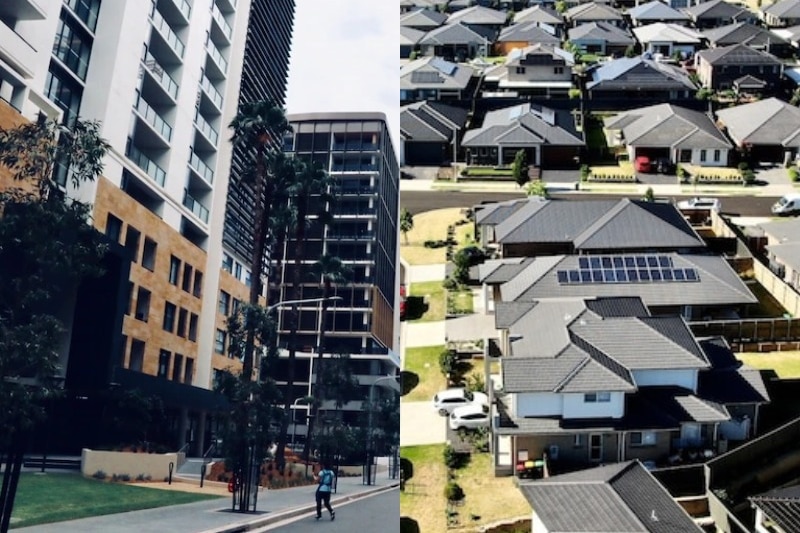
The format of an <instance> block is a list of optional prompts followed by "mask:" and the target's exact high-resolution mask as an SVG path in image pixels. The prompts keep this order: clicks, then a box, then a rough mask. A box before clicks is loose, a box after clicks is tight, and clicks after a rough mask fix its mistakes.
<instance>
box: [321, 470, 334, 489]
mask: <svg viewBox="0 0 800 533" xmlns="http://www.w3.org/2000/svg"><path fill="white" fill-rule="evenodd" d="M332 483H333V472H331V471H330V470H323V471H322V477H321V478H320V485H325V486H328V487H330V486H331V484H332Z"/></svg>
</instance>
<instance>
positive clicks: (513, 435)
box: [492, 256, 768, 474]
mask: <svg viewBox="0 0 800 533" xmlns="http://www.w3.org/2000/svg"><path fill="white" fill-rule="evenodd" d="M628 257H631V256H628ZM651 257H670V256H651ZM671 257H672V258H673V259H676V257H679V256H671ZM698 257H705V256H698ZM676 267H677V263H674V264H673V265H672V267H670V268H672V269H673V270H674V269H675V268H676ZM662 270H667V268H663V269H662ZM707 275H708V274H707V273H700V276H701V277H702V276H707ZM512 283H513V282H509V283H508V284H507V285H510V284H512ZM695 283H697V282H694V281H687V280H683V281H678V280H676V279H674V278H673V280H670V281H666V280H663V279H662V281H660V282H649V283H646V284H644V283H643V284H640V285H642V287H641V290H642V292H648V290H649V289H650V288H651V287H654V286H665V285H666V286H669V287H670V288H669V291H670V292H673V293H676V297H677V296H678V295H682V294H686V293H689V292H693V291H692V290H690V289H688V288H687V287H685V285H686V284H690V285H693V284H695ZM607 284H611V285H613V283H607ZM587 286H588V285H587ZM587 292H588V291H587ZM569 296H570V295H566V294H564V295H560V296H558V297H554V298H543V299H534V300H525V301H523V300H518V301H514V302H506V301H504V302H502V303H498V304H497V305H496V309H495V326H496V328H497V329H498V330H499V332H500V335H499V339H497V341H496V342H497V344H498V345H499V348H500V351H501V353H502V355H501V356H500V357H499V362H500V372H499V374H498V375H493V376H492V380H493V382H494V389H495V391H496V392H495V391H493V392H494V395H495V397H496V399H497V401H496V402H495V410H496V415H495V419H494V423H493V426H492V437H493V441H494V442H493V444H494V446H493V447H492V449H493V450H495V461H496V462H495V472H496V473H497V474H503V473H506V474H510V473H511V472H512V468H515V467H516V464H517V463H518V461H520V460H521V459H523V458H536V459H538V458H544V457H546V458H547V461H548V462H552V463H554V464H556V465H558V467H559V468H562V469H566V468H574V467H577V466H581V465H591V464H599V463H608V462H621V461H627V460H631V459H639V460H642V461H651V462H653V463H656V464H663V465H667V464H679V463H682V462H684V461H690V462H692V461H695V462H696V461H702V460H703V459H708V458H710V457H713V456H714V455H716V454H717V452H718V451H719V448H720V442H721V441H722V442H724V444H722V448H723V449H724V448H725V447H726V446H727V443H728V442H729V441H742V440H746V439H747V438H749V437H750V436H751V430H752V419H751V418H749V417H748V418H745V416H744V415H742V417H741V418H740V419H737V418H736V417H735V416H734V415H733V414H732V413H731V411H730V410H729V409H728V407H727V404H724V403H720V402H719V401H717V400H715V399H712V397H709V395H708V394H707V392H706V390H705V389H704V388H703V386H702V383H705V382H711V383H714V381H715V379H714V374H716V373H717V372H718V370H719V369H717V368H716V367H714V364H713V363H714V360H713V359H711V358H709V356H708V355H707V353H706V348H705V346H704V343H703V342H701V341H698V340H697V339H696V338H695V337H694V335H693V334H692V331H691V329H690V328H689V326H688V324H687V323H686V321H685V320H684V319H683V318H682V317H680V316H677V315H663V316H654V315H651V314H650V311H649V310H648V307H647V305H646V303H645V302H644V298H641V299H640V298H637V297H627V298H626V297H618V296H609V297H599V296H589V295H587V296H576V297H574V298H570V297H569ZM720 343H722V344H720ZM713 349H714V350H725V349H726V348H725V345H724V340H722V339H715V343H714V345H713ZM728 351H730V350H728ZM731 357H733V356H732V355H731ZM721 370H722V371H723V372H726V373H728V372H731V369H730V368H729V367H728V366H727V365H726V366H725V368H722V369H721ZM736 370H737V371H743V372H745V373H744V374H742V375H740V376H739V379H738V383H739V385H740V386H741V390H742V393H741V396H740V395H739V394H733V395H731V396H735V398H732V399H733V401H732V402H731V403H732V404H733V405H735V406H736V407H737V408H738V409H744V406H746V409H744V410H745V411H746V412H748V413H756V412H757V410H758V406H759V405H761V404H763V403H765V402H767V401H768V397H766V389H765V387H764V384H763V381H762V380H761V379H760V374H758V373H757V372H756V373H753V372H751V371H750V369H749V368H748V367H745V366H739V367H738V368H737V369H736ZM703 374H711V376H709V378H708V379H704V378H701V375H703ZM751 380H754V382H753V381H751ZM501 451H502V452H504V453H499V452H501Z"/></svg>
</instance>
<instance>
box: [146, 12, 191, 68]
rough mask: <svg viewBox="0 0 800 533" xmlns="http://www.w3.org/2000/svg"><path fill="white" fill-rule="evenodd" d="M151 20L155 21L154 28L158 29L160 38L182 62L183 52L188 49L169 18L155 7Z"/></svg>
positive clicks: (157, 32) (156, 33) (157, 33)
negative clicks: (170, 23)
mask: <svg viewBox="0 0 800 533" xmlns="http://www.w3.org/2000/svg"><path fill="white" fill-rule="evenodd" d="M150 20H151V22H152V23H153V28H155V29H156V30H157V31H156V32H155V35H157V36H158V37H159V38H160V40H161V41H163V42H164V44H165V45H166V47H167V48H168V49H169V50H171V51H172V53H173V54H174V55H175V58H176V60H177V61H178V62H180V61H181V60H182V59H183V53H184V51H185V50H186V46H185V45H184V44H183V41H181V40H180V38H179V37H178V35H177V34H176V33H175V32H174V31H173V29H172V27H171V26H170V25H169V23H168V22H167V20H166V19H165V18H164V16H163V15H162V14H161V13H160V12H159V11H158V10H157V9H155V8H154V9H153V12H152V13H151V15H150ZM151 41H152V37H151Z"/></svg>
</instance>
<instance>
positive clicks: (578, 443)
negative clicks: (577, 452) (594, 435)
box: [572, 433, 581, 448]
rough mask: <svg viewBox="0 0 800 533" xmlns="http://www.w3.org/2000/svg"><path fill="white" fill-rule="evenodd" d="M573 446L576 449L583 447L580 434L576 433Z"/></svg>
mask: <svg viewBox="0 0 800 533" xmlns="http://www.w3.org/2000/svg"><path fill="white" fill-rule="evenodd" d="M572 446H574V447H575V448H580V447H581V434H580V433H576V434H575V435H573V437H572Z"/></svg>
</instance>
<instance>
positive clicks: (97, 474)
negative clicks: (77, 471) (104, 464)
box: [92, 470, 108, 479]
mask: <svg viewBox="0 0 800 533" xmlns="http://www.w3.org/2000/svg"><path fill="white" fill-rule="evenodd" d="M92 477H93V478H95V479H105V478H107V477H108V475H107V474H106V473H105V472H103V471H102V470H98V471H97V472H95V473H94V474H92Z"/></svg>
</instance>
